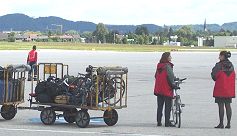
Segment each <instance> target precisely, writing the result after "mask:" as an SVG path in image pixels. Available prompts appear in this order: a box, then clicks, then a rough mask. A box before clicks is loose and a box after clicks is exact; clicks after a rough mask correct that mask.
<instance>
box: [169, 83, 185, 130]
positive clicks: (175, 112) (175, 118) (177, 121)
mask: <svg viewBox="0 0 237 136" xmlns="http://www.w3.org/2000/svg"><path fill="white" fill-rule="evenodd" d="M186 79H187V78H184V79H179V78H177V79H176V80H175V85H176V86H177V87H176V89H174V90H173V91H174V99H173V100H172V106H171V118H172V119H171V123H173V124H174V125H175V126H176V127H178V128H180V127H181V113H182V108H183V107H185V104H183V103H182V101H181V97H180V95H179V94H178V90H179V89H180V87H179V85H180V84H182V83H183V81H184V80H186Z"/></svg>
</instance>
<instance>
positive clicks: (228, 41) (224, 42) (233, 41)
mask: <svg viewBox="0 0 237 136" xmlns="http://www.w3.org/2000/svg"><path fill="white" fill-rule="evenodd" d="M214 47H220V48H226V47H227V48H236V47H237V36H215V37H214Z"/></svg>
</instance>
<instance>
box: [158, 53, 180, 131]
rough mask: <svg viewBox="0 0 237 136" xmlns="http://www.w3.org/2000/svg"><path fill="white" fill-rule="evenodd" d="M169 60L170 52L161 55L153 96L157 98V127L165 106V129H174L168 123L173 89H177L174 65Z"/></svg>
mask: <svg viewBox="0 0 237 136" xmlns="http://www.w3.org/2000/svg"><path fill="white" fill-rule="evenodd" d="M171 59H172V57H171V55H170V52H165V53H163V54H162V56H161V59H160V62H159V63H158V64H157V69H156V74H155V78H156V80H155V88H154V95H156V96H157V105H158V107H157V126H162V123H161V120H162V111H163V106H164V105H165V127H175V125H174V124H172V123H171V122H170V112H171V106H172V99H173V97H174V93H173V89H174V88H177V87H176V86H175V82H174V79H175V76H174V72H173V66H174V65H173V64H172V63H171ZM177 89H178V88H177Z"/></svg>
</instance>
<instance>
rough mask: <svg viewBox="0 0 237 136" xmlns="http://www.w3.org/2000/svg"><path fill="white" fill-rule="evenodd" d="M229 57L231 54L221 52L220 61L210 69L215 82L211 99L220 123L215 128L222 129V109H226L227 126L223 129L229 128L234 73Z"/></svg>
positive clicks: (233, 96)
mask: <svg viewBox="0 0 237 136" xmlns="http://www.w3.org/2000/svg"><path fill="white" fill-rule="evenodd" d="M230 57H231V53H230V52H227V51H221V52H220V54H219V59H220V61H219V62H218V63H216V65H215V67H213V69H212V73H211V76H212V79H213V80H214V81H215V87H214V91H213V97H215V103H217V104H218V107H219V119H220V123H219V125H218V126H216V127H215V128H224V124H223V118H224V107H225V108H226V115H227V125H226V126H225V128H230V127H231V125H230V121H231V115H232V110H231V105H230V103H231V102H232V98H235V71H234V66H233V64H232V63H231V62H230V60H229V59H228V58H230Z"/></svg>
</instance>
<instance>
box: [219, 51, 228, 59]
mask: <svg viewBox="0 0 237 136" xmlns="http://www.w3.org/2000/svg"><path fill="white" fill-rule="evenodd" d="M220 55H221V56H224V57H225V59H228V58H230V57H231V53H230V52H229V51H221V52H220Z"/></svg>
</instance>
